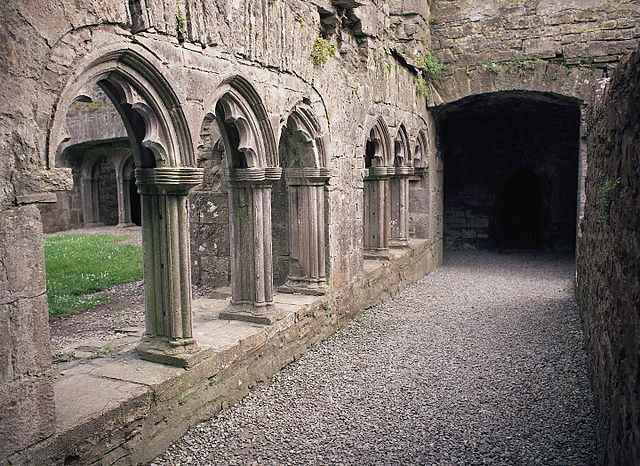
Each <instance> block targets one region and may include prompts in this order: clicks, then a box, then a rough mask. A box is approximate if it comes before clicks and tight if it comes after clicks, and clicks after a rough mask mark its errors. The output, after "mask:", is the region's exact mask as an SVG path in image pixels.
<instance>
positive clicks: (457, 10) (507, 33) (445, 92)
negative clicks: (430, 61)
mask: <svg viewBox="0 0 640 466" xmlns="http://www.w3.org/2000/svg"><path fill="white" fill-rule="evenodd" d="M639 18H640V9H638V5H637V2H635V1H630V0H626V1H624V0H623V1H620V0H579V1H577V0H569V1H561V2H559V1H554V0H527V1H525V0H517V1H512V2H504V1H500V0H489V1H487V0H440V1H438V2H435V4H434V6H433V8H432V11H431V16H430V18H429V23H430V25H431V27H432V37H431V39H432V41H431V46H432V49H433V50H434V52H435V54H436V55H437V56H438V57H439V58H440V60H441V61H442V62H443V63H445V64H447V65H448V67H449V68H448V70H447V71H446V72H445V73H444V78H443V79H442V81H441V82H440V83H438V85H437V88H438V89H437V91H436V92H435V95H434V98H433V101H434V103H435V104H439V103H441V102H443V101H444V102H449V101H453V100H456V99H458V98H461V97H465V96H467V95H472V94H479V93H483V92H492V91H500V90H514V89H530V90H538V91H543V92H544V91H550V92H556V93H559V94H564V95H571V96H576V97H582V98H588V97H589V95H590V89H591V88H593V86H594V84H595V83H596V82H597V80H598V79H600V78H602V77H604V76H607V75H608V74H609V73H610V71H611V70H612V69H613V68H615V66H616V65H617V63H618V62H619V61H620V59H621V57H623V56H624V55H625V54H628V53H629V52H630V51H631V50H633V49H634V48H635V47H636V44H637V41H638V38H639V37H640V22H639Z"/></svg>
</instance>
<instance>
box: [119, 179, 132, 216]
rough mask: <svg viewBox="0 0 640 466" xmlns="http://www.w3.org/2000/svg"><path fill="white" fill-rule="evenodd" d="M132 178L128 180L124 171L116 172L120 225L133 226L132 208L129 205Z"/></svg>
mask: <svg viewBox="0 0 640 466" xmlns="http://www.w3.org/2000/svg"><path fill="white" fill-rule="evenodd" d="M130 182H131V181H130V180H126V179H125V178H124V177H123V176H122V173H117V172H116V186H117V196H118V226H120V227H130V226H133V223H132V222H131V209H130V205H129V183H130Z"/></svg>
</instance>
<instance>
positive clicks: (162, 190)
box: [47, 46, 202, 366]
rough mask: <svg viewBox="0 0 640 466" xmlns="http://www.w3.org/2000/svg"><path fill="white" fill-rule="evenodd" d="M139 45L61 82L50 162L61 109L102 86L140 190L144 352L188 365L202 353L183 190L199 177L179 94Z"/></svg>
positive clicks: (60, 135)
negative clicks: (121, 129)
mask: <svg viewBox="0 0 640 466" xmlns="http://www.w3.org/2000/svg"><path fill="white" fill-rule="evenodd" d="M154 61H155V59H154V58H153V57H151V56H150V54H148V53H147V52H145V51H144V50H143V49H142V48H138V47H135V46H128V47H122V46H114V47H112V48H106V49H102V50H99V51H97V52H96V53H95V54H93V55H91V56H89V57H88V59H87V60H86V62H85V65H84V66H81V67H80V68H79V71H78V72H77V73H76V74H75V75H74V76H73V79H72V80H71V81H70V82H69V83H68V85H67V86H66V87H65V89H64V91H63V92H62V94H61V97H60V99H59V100H58V102H57V105H56V108H55V109H54V114H53V120H52V127H51V131H50V132H49V134H48V138H47V143H48V145H47V151H48V163H49V165H50V167H53V166H54V165H55V164H56V160H57V156H58V155H59V154H61V153H62V152H63V150H64V148H65V145H66V144H67V143H68V141H69V139H70V138H69V132H68V131H67V128H66V110H67V108H68V107H69V105H70V104H71V102H73V101H74V100H78V99H80V100H82V99H84V100H88V99H91V98H92V89H93V88H94V86H99V87H100V88H101V89H102V90H103V91H104V92H105V94H107V96H108V97H109V99H110V100H111V102H112V103H113V104H114V106H115V107H116V110H117V111H118V113H119V114H120V116H121V117H122V120H123V123H124V126H125V128H126V131H127V135H128V137H129V140H130V143H131V148H132V152H133V157H134V160H135V165H136V167H137V168H136V171H135V178H136V184H137V185H138V189H139V193H140V194H141V196H142V201H141V203H142V217H143V219H142V224H143V248H144V282H145V312H146V316H145V317H146V318H145V321H146V329H145V335H144V337H143V340H142V342H141V343H140V344H139V346H138V352H139V353H140V355H141V356H142V357H143V358H145V359H148V360H152V361H157V362H162V363H168V364H174V365H179V366H188V365H190V364H192V363H193V362H194V360H196V359H197V358H198V357H199V356H198V355H200V354H201V352H200V351H199V348H198V347H197V345H196V342H195V339H194V337H193V329H192V319H191V268H190V250H189V216H188V210H187V194H188V192H189V190H190V189H191V188H193V187H194V186H196V185H198V184H199V183H200V182H201V181H202V170H201V169H198V168H196V167H195V159H194V154H193V146H192V142H191V136H190V132H189V128H188V126H187V121H186V118H185V116H184V113H183V111H182V108H181V105H180V101H179V99H178V97H177V95H176V94H175V92H174V91H173V89H172V86H171V85H170V84H169V82H168V80H167V79H166V78H165V77H164V75H163V74H162V73H161V72H160V71H159V68H158V67H157V66H156V65H155V64H154V63H153V62H154Z"/></svg>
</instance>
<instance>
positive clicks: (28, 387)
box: [0, 0, 441, 457]
mask: <svg viewBox="0 0 640 466" xmlns="http://www.w3.org/2000/svg"><path fill="white" fill-rule="evenodd" d="M427 18H428V6H427V3H426V2H423V1H415V2H410V1H400V0H398V1H390V2H387V1H373V2H366V3H365V4H364V5H360V4H359V3H358V2H351V1H343V0H341V1H327V0H317V1H312V2H308V1H301V0H278V1H275V2H274V1H269V0H258V1H251V2H238V1H235V0H233V1H232V0H218V1H217V2H186V1H174V0H135V1H130V2H127V1H122V0H108V1H104V2H100V3H95V2H92V1H88V0H80V1H74V2H70V1H67V0H47V1H44V2H24V1H19V0H16V1H9V2H3V3H2V5H0V37H2V39H3V43H4V44H6V45H5V47H4V49H3V51H2V53H0V70H1V72H2V75H3V79H2V80H1V81H0V128H2V130H1V133H0V153H1V154H2V155H1V156H0V225H1V228H0V230H1V232H0V233H1V234H2V241H1V242H0V252H1V254H0V263H1V264H3V266H2V267H0V299H1V301H0V305H2V306H3V308H2V314H0V328H1V329H2V331H1V332H0V354H1V355H2V359H1V362H2V364H3V365H2V366H0V374H2V379H1V384H0V391H1V392H2V396H0V412H2V413H3V416H2V417H1V421H0V422H1V423H2V425H1V426H0V427H1V428H0V432H1V433H2V434H1V435H0V457H4V456H5V455H6V454H7V453H8V452H12V451H14V450H20V449H22V448H24V447H26V446H27V445H30V444H33V443H34V442H37V441H39V440H40V439H43V438H46V437H47V436H49V435H51V433H52V432H53V430H54V427H53V423H54V407H53V401H52V397H51V394H52V381H51V375H50V352H49V348H48V344H47V342H48V340H49V338H48V327H47V306H46V299H45V297H44V289H45V280H44V272H43V258H42V249H41V248H39V247H38V246H37V245H39V244H41V233H42V223H41V220H40V217H39V215H38V210H37V209H36V207H35V205H36V204H40V203H51V202H55V200H56V194H55V193H56V192H59V191H69V190H71V189H72V186H73V177H72V174H71V170H70V169H68V168H66V167H68V164H65V163H64V161H61V160H60V158H59V157H56V152H59V151H58V149H59V147H53V146H54V145H55V144H57V142H58V141H59V140H60V138H59V136H61V134H58V133H64V134H62V136H64V138H66V139H65V141H66V143H73V141H74V137H73V128H74V116H73V110H80V109H75V107H74V108H72V112H71V113H72V114H71V117H72V118H71V120H70V121H69V122H67V125H66V128H63V129H62V130H60V129H59V128H58V127H57V126H55V125H56V124H57V123H56V122H57V121H60V115H62V118H64V117H65V116H66V112H67V110H68V109H67V108H63V107H64V106H68V105H69V103H67V101H65V100H64V99H66V98H67V95H66V93H65V90H67V89H69V88H70V86H72V85H75V81H76V80H77V79H78V76H80V75H81V73H82V72H83V70H85V69H87V68H88V67H90V66H92V65H95V64H96V63H98V61H97V60H98V59H99V58H100V57H102V56H104V55H107V54H113V53H114V51H117V50H129V51H133V52H135V53H136V54H138V55H139V56H141V57H143V58H144V59H145V60H147V61H148V62H149V63H150V64H151V66H152V67H154V68H155V69H156V70H157V71H158V76H161V78H158V80H159V81H161V84H162V86H163V88H169V89H171V92H174V93H175V101H176V102H178V104H179V105H178V106H179V109H180V111H182V112H183V113H184V116H185V118H186V125H187V127H188V134H187V135H186V138H187V140H189V142H190V144H191V145H192V148H193V150H194V152H195V153H197V154H199V159H198V164H199V165H200V166H202V167H203V168H205V171H206V172H207V173H206V174H205V183H204V184H203V185H201V186H200V187H199V188H198V189H196V190H194V192H193V194H192V195H191V198H190V204H191V213H190V215H191V220H192V225H191V234H192V250H193V252H194V255H193V257H192V263H193V265H194V270H193V272H194V273H193V277H194V279H195V280H196V281H200V282H201V283H206V284H210V285H211V286H212V287H214V288H215V287H216V286H223V285H224V284H225V283H228V275H229V270H228V254H229V252H228V250H229V239H228V234H229V233H228V216H229V214H228V199H227V193H226V190H227V188H226V187H225V184H224V179H225V166H224V163H223V161H222V158H221V157H220V156H219V154H217V155H216V154H212V153H210V154H206V153H204V152H202V153H201V151H200V150H199V149H200V148H202V147H203V146H206V145H207V141H206V139H207V136H206V134H205V133H206V131H203V123H204V121H205V120H206V118H207V114H208V113H210V112H212V111H213V104H214V102H215V100H216V99H217V98H218V97H220V96H219V95H216V90H217V89H218V88H220V86H222V85H223V84H224V83H225V82H227V81H228V80H229V79H230V78H231V77H233V76H236V75H240V76H242V77H244V78H245V79H247V80H248V82H250V83H251V85H252V86H253V87H254V88H255V91H256V93H257V94H258V95H259V97H260V99H261V100H262V103H263V104H264V107H265V109H266V114H267V116H266V118H267V120H268V124H269V125H270V127H271V129H272V131H273V133H274V138H275V140H276V141H278V139H279V136H280V131H281V126H282V125H283V124H284V123H285V122H286V118H287V116H288V115H289V114H290V112H291V111H292V109H293V108H294V107H295V106H296V105H302V106H304V107H305V108H307V109H309V111H310V112H312V113H313V115H314V117H315V118H316V119H317V120H318V122H319V126H320V128H321V132H322V135H323V137H324V139H325V143H326V150H327V165H328V167H329V168H330V169H331V170H332V178H331V180H330V181H329V185H328V187H327V190H326V192H327V213H328V218H329V219H330V220H329V221H328V235H327V238H328V240H327V241H328V245H329V268H330V272H331V273H330V283H329V285H331V286H332V287H333V291H332V293H333V292H335V293H336V294H335V296H337V298H335V299H336V306H337V309H339V312H343V311H344V312H346V310H345V309H343V308H341V306H345V305H346V304H350V305H352V303H353V301H350V299H353V296H358V293H357V290H358V289H359V284H360V283H361V281H362V271H363V258H362V212H363V205H362V203H363V196H362V184H363V182H362V176H363V171H364V170H363V168H364V160H363V155H364V146H365V143H366V137H367V134H368V133H369V130H370V127H371V125H372V124H373V122H374V121H375V119H376V118H377V117H378V116H382V117H383V118H384V119H385V121H386V123H387V124H388V126H389V130H390V133H391V136H392V137H395V133H396V131H397V129H398V128H399V127H400V125H401V124H404V125H405V127H406V128H407V131H408V133H409V138H410V139H411V145H414V140H415V138H416V136H417V134H418V131H420V130H423V129H425V128H426V130H427V131H432V130H433V124H432V120H431V117H430V115H429V114H428V113H427V110H426V108H425V106H424V99H422V98H421V97H420V96H419V95H418V94H417V93H416V89H415V85H414V78H415V76H416V70H415V69H414V68H412V67H411V66H410V65H408V64H407V63H406V62H407V60H410V59H411V58H412V57H413V58H415V57H419V56H420V55H421V54H422V53H423V51H424V47H425V43H426V42H428V37H429V31H428V29H427ZM318 37H323V38H325V39H326V40H328V41H329V43H330V44H332V45H334V46H335V47H336V51H335V52H334V53H329V54H327V57H326V58H327V62H326V64H319V63H314V60H313V59H312V57H311V53H312V50H313V49H314V44H315V43H316V39H317V38H318ZM98 66H99V65H98ZM150 92H151V91H150ZM86 95H87V96H90V95H94V94H93V93H92V91H90V89H89V90H87V94H86ZM61 96H62V97H61ZM94 98H95V95H94ZM85 100H86V99H85ZM94 101H95V100H94ZM76 104H77V105H78V106H80V107H82V106H85V105H86V106H89V105H91V103H90V102H88V101H87V102H84V101H80V102H79V101H77V100H76V101H75V103H74V104H73V105H76ZM93 107H97V106H96V105H95V104H94V106H93ZM103 107H104V106H103ZM103 107H100V108H95V109H94V110H92V112H93V113H92V115H94V116H96V117H97V116H98V115H101V114H102V112H103V111H104V109H103ZM85 123H86V122H85ZM89 126H90V127H91V129H95V128H97V127H98V126H99V125H97V124H96V125H93V126H91V125H89ZM52 127H54V128H55V129H56V131H57V133H56V132H54V131H53V130H51V128H52ZM113 129H114V135H116V133H118V134H119V133H120V131H121V128H118V129H117V130H116V129H115V126H114V127H113ZM89 136H95V135H92V134H89ZM76 139H78V138H76ZM80 139H81V137H80ZM430 141H431V142H430V146H429V148H428V150H429V151H431V154H430V156H434V154H435V138H433V137H430ZM213 143H214V144H213V145H214V146H215V141H213ZM205 152H206V151H205ZM214 152H215V151H214ZM61 162H62V163H61ZM63 167H65V168H63ZM437 173H440V172H434V174H433V175H432V176H433V177H434V179H437V178H436V177H437ZM430 176H431V175H430ZM434 199H435V200H433V201H432V202H433V205H434V206H437V205H438V203H437V202H438V201H437V199H438V198H437V197H434ZM50 212H51V215H54V212H55V209H53V210H51V211H50ZM430 231H431V238H432V240H433V244H432V243H429V248H430V250H431V249H433V251H434V252H433V256H434V257H438V258H439V259H438V260H441V255H440V254H438V251H440V248H441V243H440V242H439V241H440V236H439V232H438V231H436V229H435V228H431V230H430ZM23 242H24V247H23V246H22V244H23ZM34 245H35V252H34V253H32V252H31V251H33V250H34ZM16 254H17V255H16ZM346 297H350V298H349V299H347V298H346Z"/></svg>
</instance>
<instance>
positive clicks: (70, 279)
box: [44, 234, 142, 317]
mask: <svg viewBox="0 0 640 466" xmlns="http://www.w3.org/2000/svg"><path fill="white" fill-rule="evenodd" d="M124 239H127V237H126V236H114V235H81V234H69V235H60V236H50V237H48V238H45V240H44V256H45V266H46V271H47V297H48V299H49V316H50V317H56V316H62V315H65V314H73V313H76V312H79V311H82V310H84V309H89V308H91V307H95V306H99V305H100V304H103V303H105V302H107V298H100V297H95V296H83V295H85V294H88V293H94V292H96V291H100V290H104V289H105V288H109V287H111V286H114V285H119V284H121V283H127V282H133V281H136V280H140V279H141V278H142V250H141V248H139V247H137V246H132V245H129V244H116V242H117V241H122V240H124Z"/></svg>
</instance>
